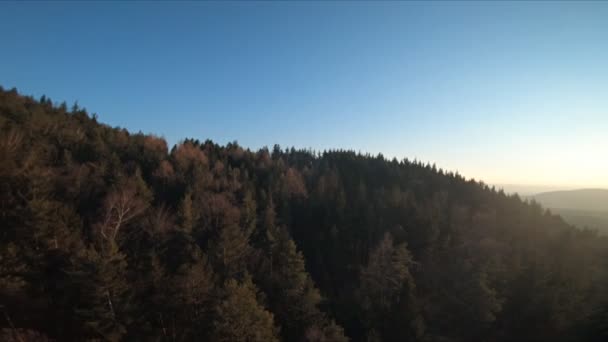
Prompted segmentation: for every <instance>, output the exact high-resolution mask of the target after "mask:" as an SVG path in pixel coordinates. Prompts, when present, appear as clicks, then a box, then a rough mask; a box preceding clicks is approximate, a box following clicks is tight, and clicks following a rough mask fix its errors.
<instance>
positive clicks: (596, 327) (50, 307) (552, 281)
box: [0, 89, 608, 342]
mask: <svg viewBox="0 0 608 342" xmlns="http://www.w3.org/2000/svg"><path fill="white" fill-rule="evenodd" d="M0 222H1V223H2V224H1V228H2V230H1V234H0V303H2V308H1V309H2V310H3V315H2V317H3V318H2V319H0V340H7V341H11V340H19V341H21V340H24V339H26V338H29V337H31V339H36V340H42V339H43V338H44V337H48V338H52V339H55V340H64V341H81V340H89V339H95V340H110V341H118V340H125V341H130V340H181V341H192V340H204V341H277V340H283V341H319V342H320V341H346V340H348V339H349V338H350V339H352V340H354V341H404V340H405V341H454V342H456V341H482V340H485V341H570V340H578V341H584V340H586V339H588V338H589V339H590V340H591V339H593V338H600V340H601V339H602V338H605V337H606V336H605V335H602V334H605V330H602V329H603V327H604V326H605V324H606V321H605V317H606V315H605V314H604V312H605V308H608V305H607V303H608V298H606V292H605V289H606V286H607V285H608V265H607V264H606V263H607V261H608V258H607V255H606V250H607V249H606V247H607V246H608V242H607V241H606V238H603V237H599V236H597V235H596V234H594V233H593V232H589V231H581V230H577V229H574V228H573V227H571V226H570V225H568V224H566V223H565V222H564V221H563V220H562V219H561V218H560V217H558V216H554V215H549V214H548V213H547V212H545V211H543V209H542V208H541V207H540V206H539V205H535V204H528V203H525V202H522V201H521V200H520V198H519V197H517V196H510V195H506V194H504V193H503V192H496V191H492V190H491V189H490V188H489V187H488V186H486V185H484V184H482V183H479V182H475V181H472V180H467V179H465V178H463V177H462V176H460V175H458V174H455V173H452V172H446V171H443V170H440V169H439V170H438V169H436V168H435V167H434V166H431V165H423V164H421V163H417V162H411V161H408V160H401V161H397V160H387V159H385V158H384V157H382V156H381V155H378V156H371V155H360V154H357V153H354V152H351V151H326V152H323V153H315V152H311V151H305V150H295V149H293V148H292V149H287V150H284V149H281V148H280V147H278V146H275V147H274V148H273V149H272V150H268V149H261V150H258V151H251V150H249V149H246V148H243V147H241V146H239V145H238V144H236V143H231V144H228V145H226V146H220V145H217V144H215V143H213V142H211V141H204V142H201V141H199V140H194V139H187V140H185V141H183V142H182V143H180V144H179V145H177V146H175V147H174V148H173V149H172V150H171V151H169V150H168V148H167V145H166V142H165V141H164V140H163V139H162V138H159V137H155V136H151V135H144V134H141V133H140V134H132V133H129V132H128V131H126V130H123V129H118V128H112V127H109V126H107V125H103V124H100V123H99V122H97V120H96V117H91V116H89V115H88V114H87V112H86V111H84V110H82V109H79V108H77V107H74V108H72V109H71V110H68V109H67V106H65V105H54V104H53V103H52V102H51V101H50V100H48V99H46V98H41V99H40V100H35V99H32V98H29V97H24V96H21V95H19V94H18V93H17V92H16V91H2V90H1V89H0Z"/></svg>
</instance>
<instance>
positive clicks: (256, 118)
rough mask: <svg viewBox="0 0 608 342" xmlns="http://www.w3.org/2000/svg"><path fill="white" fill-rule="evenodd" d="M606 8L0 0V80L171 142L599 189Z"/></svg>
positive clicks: (607, 54) (605, 162)
mask: <svg viewBox="0 0 608 342" xmlns="http://www.w3.org/2000/svg"><path fill="white" fill-rule="evenodd" d="M606 18H608V2H599V1H598V2H527V1H525V2H524V1H522V2H424V3H423V2H341V1H339V2H289V3H285V2H280V3H279V2H243V3H239V2H228V3H225V2H224V3H214V2H204V3H202V2H171V3H170V2H149V3H147V2H128V3H119V2H96V3H93V2H87V3H75V2H53V3H50V2H25V3H22V2H2V3H0V37H1V39H0V86H2V87H4V88H12V87H16V88H17V89H18V90H19V91H20V92H21V93H23V94H26V95H33V96H35V97H39V96H41V95H43V94H44V95H46V96H47V97H50V98H51V99H52V100H54V101H57V102H61V101H66V102H67V103H68V104H72V103H74V102H78V104H79V105H80V106H82V107H85V108H86V109H87V110H88V111H89V112H91V113H97V115H98V116H99V120H100V121H102V122H104V123H107V124H109V125H111V126H120V127H125V128H127V129H129V130H130V131H133V132H138V131H142V132H144V133H153V134H157V135H160V136H164V137H165V138H166V139H167V141H168V142H169V144H171V145H172V144H175V143H177V142H179V141H180V140H182V139H184V138H187V137H192V138H198V139H200V140H205V139H212V140H214V141H216V142H218V143H221V144H224V143H227V142H231V141H235V140H236V141H238V143H239V144H240V145H242V146H245V147H249V148H251V149H257V148H260V147H263V146H269V147H271V146H273V145H274V144H280V145H281V146H282V147H291V146H295V147H296V148H312V149H315V150H325V149H336V148H342V149H352V150H355V151H361V152H369V153H373V154H376V153H382V154H383V155H384V156H386V157H391V158H392V157H397V158H399V159H401V158H405V157H407V158H409V159H418V160H422V161H429V162H431V163H436V164H437V166H438V167H442V168H444V169H448V170H452V171H458V172H459V173H461V174H462V175H464V176H466V177H473V178H475V179H479V180H483V181H485V182H486V183H490V184H517V185H534V186H545V187H551V188H574V187H606V188H608V158H607V156H606V151H608V20H606Z"/></svg>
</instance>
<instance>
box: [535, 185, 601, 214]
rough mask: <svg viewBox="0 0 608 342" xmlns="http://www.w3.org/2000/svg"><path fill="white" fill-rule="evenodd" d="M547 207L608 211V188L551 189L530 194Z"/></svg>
mask: <svg viewBox="0 0 608 342" xmlns="http://www.w3.org/2000/svg"><path fill="white" fill-rule="evenodd" d="M529 198H533V199H535V200H536V201H537V202H539V203H541V204H542V205H543V206H545V207H547V208H555V209H576V210H584V211H608V189H579V190H567V191H551V192H543V193H539V194H536V195H534V196H529Z"/></svg>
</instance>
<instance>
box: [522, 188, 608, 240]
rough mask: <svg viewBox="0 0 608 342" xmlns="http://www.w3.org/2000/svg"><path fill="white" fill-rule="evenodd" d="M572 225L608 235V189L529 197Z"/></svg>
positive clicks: (552, 192) (547, 193)
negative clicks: (596, 230)
mask: <svg viewBox="0 0 608 342" xmlns="http://www.w3.org/2000/svg"><path fill="white" fill-rule="evenodd" d="M528 198H529V199H534V200H536V201H537V202H539V203H540V204H542V205H543V206H544V207H546V208H549V209H551V211H552V212H554V213H556V214H559V215H561V216H562V217H563V218H564V219H565V220H566V221H568V222H569V223H570V224H573V225H576V226H579V227H581V228H582V227H589V228H594V229H598V230H599V231H600V232H603V233H608V189H580V190H569V191H551V192H543V193H540V194H537V195H533V196H528Z"/></svg>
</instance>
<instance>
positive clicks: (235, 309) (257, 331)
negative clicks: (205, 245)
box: [212, 278, 279, 342]
mask: <svg viewBox="0 0 608 342" xmlns="http://www.w3.org/2000/svg"><path fill="white" fill-rule="evenodd" d="M215 314H216V318H215V320H214V322H213V326H214V331H213V334H212V340H213V341H217V342H273V341H276V342H278V341H279V338H278V332H279V330H278V328H277V327H276V326H275V325H274V319H273V314H272V313H270V312H268V311H266V310H265V309H264V308H263V307H262V306H261V305H260V304H259V303H258V301H257V299H256V291H255V286H254V285H253V283H251V279H249V278H247V279H246V280H245V282H244V283H241V284H239V283H238V282H237V281H236V280H234V279H230V280H227V281H226V283H225V284H224V289H223V296H222V299H221V301H220V302H219V303H218V304H217V306H216V308H215Z"/></svg>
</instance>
